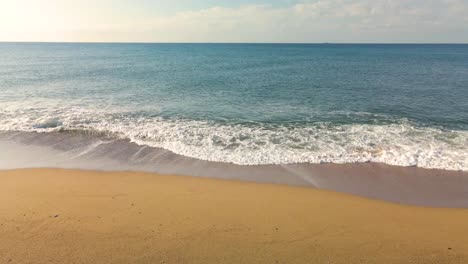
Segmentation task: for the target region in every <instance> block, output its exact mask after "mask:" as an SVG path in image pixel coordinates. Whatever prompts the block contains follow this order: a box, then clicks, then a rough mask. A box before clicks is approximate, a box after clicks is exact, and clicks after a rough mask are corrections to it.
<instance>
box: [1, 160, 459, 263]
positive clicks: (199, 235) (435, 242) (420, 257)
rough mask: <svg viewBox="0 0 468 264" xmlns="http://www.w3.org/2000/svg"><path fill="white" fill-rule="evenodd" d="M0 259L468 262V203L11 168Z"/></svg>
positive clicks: (5, 178)
mask: <svg viewBox="0 0 468 264" xmlns="http://www.w3.org/2000/svg"><path fill="white" fill-rule="evenodd" d="M0 263H2V264H3V263H65V264H68V263H347V264H348V263H468V210H467V209H443V208H440V209H438V208H422V207H411V206H402V205H397V204H391V203H385V202H379V201H372V200H367V199H363V198H359V197H354V196H348V195H344V194H338V193H333V192H326V191H320V190H315V189H311V188H298V187H287V186H279V185H268V184H254V183H244V182H237V181H223V180H213V179H202V178H194V177H180V176H161V175H155V174H145V173H129V172H128V173H127V172H120V173H104V172H88V171H73V170H55V169H54V170H51V169H32V170H15V171H3V172H0Z"/></svg>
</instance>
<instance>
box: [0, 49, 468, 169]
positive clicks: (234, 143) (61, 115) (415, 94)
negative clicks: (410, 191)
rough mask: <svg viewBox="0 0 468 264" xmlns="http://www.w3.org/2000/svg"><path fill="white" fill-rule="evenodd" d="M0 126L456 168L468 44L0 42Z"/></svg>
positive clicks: (224, 156)
mask: <svg viewBox="0 0 468 264" xmlns="http://www.w3.org/2000/svg"><path fill="white" fill-rule="evenodd" d="M0 131H4V132H13V131H15V132H22V133H23V132H26V133H30V132H41V133H57V132H60V133H62V134H66V133H75V134H76V133H86V134H87V135H94V136H96V137H102V136H105V137H107V138H116V139H128V140H129V141H132V142H135V143H137V144H140V145H143V146H151V147H158V148H163V149H166V150H169V151H171V152H173V153H175V154H179V155H183V156H187V157H191V158H195V159H200V160H205V161H216V162H227V163H234V164H240V165H257V164H294V163H329V162H330V163H357V162H379V163H386V164H391V165H400V166H418V167H423V168H439V169H448V170H464V171H467V170H468V45H396V44H395V45H384V44H379V45H371V44H104V43H101V44H88V43H0ZM1 151H6V150H1Z"/></svg>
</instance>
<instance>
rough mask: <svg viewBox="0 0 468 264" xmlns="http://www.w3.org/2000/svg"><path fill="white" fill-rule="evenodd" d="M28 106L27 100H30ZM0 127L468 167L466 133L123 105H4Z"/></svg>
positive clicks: (225, 156)
mask: <svg viewBox="0 0 468 264" xmlns="http://www.w3.org/2000/svg"><path fill="white" fill-rule="evenodd" d="M28 105H31V104H30V103H29V104H28ZM1 106H2V107H1V108H0V130H4V131H36V132H51V131H57V130H85V131H91V132H95V133H100V134H102V133H108V134H109V135H112V136H117V137H121V138H128V139H130V140H131V141H133V142H136V143H138V144H142V145H149V146H153V147H160V148H164V149H167V150H170V151H172V152H174V153H176V154H180V155H184V156H188V157H193V158H198V159H203V160H208V161H220V162H231V163H235V164H241V165H257V164H288V163H306V162H309V163H323V162H334V163H354V162H382V163H387V164H391V165H400V166H419V167H425V168H439V169H450V170H464V171H468V132H467V131H461V130H459V131H447V130H442V129H438V128H430V127H418V126H415V125H414V124H412V123H410V122H408V121H405V120H401V121H400V122H398V123H395V124H388V125H367V124H353V125H330V124H326V123H322V124H314V125H312V124H310V125H297V126H290V125H289V126H287V125H265V124H220V123H214V122H206V121H195V120H182V119H169V120H168V119H163V118H159V117H145V116H139V117H138V116H137V117H135V115H130V114H129V113H128V112H125V111H122V109H105V110H102V109H92V110H91V109H85V108H82V107H78V106H75V107H62V106H60V105H48V106H46V107H44V106H43V107H42V108H33V107H26V106H25V105H18V104H5V103H4V104H2V105H1Z"/></svg>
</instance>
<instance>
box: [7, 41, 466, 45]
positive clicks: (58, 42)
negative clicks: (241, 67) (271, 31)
mask: <svg viewBox="0 0 468 264" xmlns="http://www.w3.org/2000/svg"><path fill="white" fill-rule="evenodd" d="M0 43H31V44H32V43H43V44H54V43H56V44H279V45H281V44H302V45H307V44H312V45H313V44H338V45H349V44H361V45H368V44H374V45H392V44H393V45H468V42H326V41H325V42H209V41H207V42H182V41H181V42H164V41H160V42H157V41H155V42H150V41H148V42H146V41H115V42H114V41H0Z"/></svg>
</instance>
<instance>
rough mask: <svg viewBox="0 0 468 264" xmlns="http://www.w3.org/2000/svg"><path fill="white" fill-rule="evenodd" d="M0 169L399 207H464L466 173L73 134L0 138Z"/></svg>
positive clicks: (467, 184)
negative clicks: (214, 153) (235, 160)
mask: <svg viewBox="0 0 468 264" xmlns="http://www.w3.org/2000/svg"><path fill="white" fill-rule="evenodd" d="M0 149H2V150H5V151H0V169H3V170H5V169H17V168H67V169H86V170H103V171H143V172H153V173H159V174H175V175H186V176H199V177H209V178H221V179H233V180H242V181H250V182H259V183H275V184H285V185H292V186H306V187H313V188H319V189H325V190H332V191H337V192H342V193H348V194H354V195H359V196H364V197H368V198H372V199H380V200H385V201H390V202H396V203H401V204H409V205H418V206H430V207H464V208H468V172H467V171H449V170H440V169H424V168H417V167H399V166H390V165H386V164H379V163H357V164H282V165H258V166H242V165H236V164H231V163H222V162H209V161H203V160H198V159H193V158H189V157H185V156H181V155H177V154H174V153H172V152H170V151H167V150H164V149H160V148H154V147H149V146H141V145H137V144H135V143H132V142H129V141H128V140H124V139H115V138H108V137H104V136H97V135H88V134H83V133H75V132H54V133H25V132H8V133H0Z"/></svg>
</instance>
